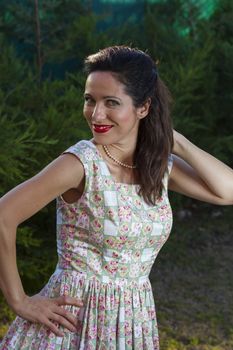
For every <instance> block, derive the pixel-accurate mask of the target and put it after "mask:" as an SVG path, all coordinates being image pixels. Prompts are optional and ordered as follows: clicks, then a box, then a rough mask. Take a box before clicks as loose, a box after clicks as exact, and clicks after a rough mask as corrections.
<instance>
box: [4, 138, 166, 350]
mask: <svg viewBox="0 0 233 350" xmlns="http://www.w3.org/2000/svg"><path fill="white" fill-rule="evenodd" d="M65 153H72V154H74V155H76V156H77V157H78V158H79V159H80V161H81V162H82V164H83V166H84V170H85V188H84V192H83V195H82V197H81V198H80V199H79V200H78V201H77V202H75V203H72V204H68V203H66V202H65V201H64V200H63V198H62V197H59V198H57V249H58V264H57V268H56V270H55V272H54V274H53V275H52V276H51V278H50V280H49V282H48V283H47V285H46V286H45V287H44V288H43V289H42V291H41V292H40V294H41V295H44V296H48V297H51V298H53V297H58V296H60V295H71V296H73V297H78V298H81V299H82V301H83V303H84V305H83V307H81V308H77V307H74V306H66V308H67V309H68V310H70V311H71V312H72V313H73V314H74V315H75V316H76V317H77V319H78V327H77V331H76V332H74V333H72V332H70V331H68V330H67V329H63V327H62V326H60V328H61V329H62V330H63V331H64V333H65V335H64V337H63V338H61V337H57V336H55V335H54V334H53V333H52V332H51V331H50V330H49V329H48V328H46V327H45V326H43V325H40V324H35V323H31V322H29V321H26V320H24V319H22V318H20V317H16V319H15V321H14V322H13V323H12V325H11V327H10V328H9V331H8V333H7V334H6V336H5V337H4V339H3V341H2V343H1V345H0V350H29V349H30V350H45V349H50V350H68V349H69V350H78V349H79V350H84V349H85V350H133V349H134V350H142V349H147V350H153V349H154V350H159V338H158V327H157V321H156V312H155V305H154V298H153V293H152V288H151V284H150V281H149V278H148V276H149V273H150V270H151V267H152V265H153V263H154V261H155V258H156V256H157V254H158V252H159V250H160V249H161V247H162V245H163V244H164V243H165V241H166V240H167V238H168V236H169V233H170V230H171V226H172V212H171V207H170V204H169V200H168V196H167V179H168V173H166V175H165V177H164V190H163V194H162V197H161V198H160V199H159V200H158V201H157V203H156V205H155V206H150V205H147V204H146V203H145V202H144V200H143V199H142V198H141V197H140V196H139V195H138V193H137V192H138V189H139V187H138V185H130V184H123V183H117V182H116V181H115V180H114V178H113V177H112V175H111V174H110V172H109V170H108V167H107V165H106V163H105V162H104V160H103V158H102V157H101V154H100V153H99V151H98V149H97V148H96V146H95V145H94V144H93V143H92V142H91V141H80V142H78V143H77V144H75V145H74V146H72V147H70V148H69V149H68V150H67V151H66V152H65ZM171 166H172V157H169V161H168V171H170V169H171Z"/></svg>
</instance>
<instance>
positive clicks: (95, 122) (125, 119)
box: [83, 71, 143, 144]
mask: <svg viewBox="0 0 233 350" xmlns="http://www.w3.org/2000/svg"><path fill="white" fill-rule="evenodd" d="M84 100H85V101H84V107H83V114H84V116H85V118H86V120H87V122H88V124H89V126H90V128H91V131H92V133H93V137H94V140H95V141H96V143H98V144H124V143H127V144H128V143H129V142H130V141H132V142H134V143H135V142H136V139H137V133H138V127H139V121H140V119H141V118H142V117H143V116H142V109H143V108H142V107H140V108H135V107H134V105H133V100H132V98H131V97H130V96H129V95H127V94H126V93H125V91H124V85H123V84H122V83H120V82H119V81H118V80H117V79H116V78H115V77H114V75H112V73H111V72H101V71H96V72H93V73H91V74H90V75H89V76H88V77H87V80H86V86H85V93H84Z"/></svg>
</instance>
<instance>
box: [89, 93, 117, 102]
mask: <svg viewBox="0 0 233 350" xmlns="http://www.w3.org/2000/svg"><path fill="white" fill-rule="evenodd" d="M85 96H90V97H92V95H91V94H89V93H88V92H87V93H86V92H85V93H84V97H85ZM103 98H104V99H107V98H113V99H116V100H119V101H121V99H120V98H119V97H116V96H111V95H107V96H104V97H103Z"/></svg>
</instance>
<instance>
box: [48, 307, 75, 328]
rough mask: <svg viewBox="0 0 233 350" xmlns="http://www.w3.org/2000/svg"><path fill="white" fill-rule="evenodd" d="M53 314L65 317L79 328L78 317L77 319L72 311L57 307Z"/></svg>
mask: <svg viewBox="0 0 233 350" xmlns="http://www.w3.org/2000/svg"><path fill="white" fill-rule="evenodd" d="M53 312H54V313H55V314H57V315H60V316H63V317H64V318H66V319H67V320H68V321H69V322H70V323H72V324H73V325H74V326H77V317H75V316H74V315H73V314H72V313H71V312H70V311H68V310H66V309H63V308H62V307H61V306H56V307H55V308H54V309H53Z"/></svg>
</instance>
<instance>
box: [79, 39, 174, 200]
mask: <svg viewBox="0 0 233 350" xmlns="http://www.w3.org/2000/svg"><path fill="white" fill-rule="evenodd" d="M84 71H85V72H86V73H87V74H88V75H89V74H90V73H92V72H94V71H109V72H112V73H113V74H114V77H116V79H117V80H118V81H119V82H121V83H123V84H124V86H125V92H126V93H127V94H128V95H129V96H130V97H131V98H132V100H133V104H134V107H136V108H137V107H140V106H142V105H143V104H144V103H145V102H146V101H148V100H149V99H150V101H151V104H150V108H149V113H148V115H147V116H146V117H145V118H143V119H141V120H140V124H139V130H138V139H137V144H136V150H135V154H134V163H135V164H136V166H137V170H138V180H139V184H140V190H139V194H140V195H141V196H142V197H143V198H144V200H145V201H146V203H148V204H153V205H155V203H156V200H157V199H158V198H159V197H160V196H161V195H162V191H163V187H164V186H163V178H164V175H165V173H166V172H167V171H168V168H167V166H168V156H169V154H170V153H171V151H172V147H173V128H172V122H171V119H170V102H171V95H170V93H169V91H168V89H167V87H166V85H165V84H164V82H163V81H162V80H161V79H160V78H159V76H158V71H157V67H156V64H155V62H154V61H153V60H152V58H151V57H150V56H149V55H148V54H146V53H145V52H143V51H141V50H139V49H136V48H131V47H127V46H112V47H107V48H105V49H103V50H100V51H99V52H97V53H95V54H93V55H90V56H88V57H87V58H86V59H85V62H84Z"/></svg>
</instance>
